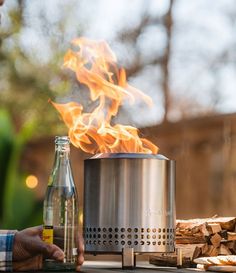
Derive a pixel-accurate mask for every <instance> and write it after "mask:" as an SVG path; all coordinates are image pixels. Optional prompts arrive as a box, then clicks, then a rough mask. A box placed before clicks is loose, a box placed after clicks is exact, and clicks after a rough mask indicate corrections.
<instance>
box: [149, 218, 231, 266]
mask: <svg viewBox="0 0 236 273" xmlns="http://www.w3.org/2000/svg"><path fill="white" fill-rule="evenodd" d="M176 249H177V250H181V252H182V258H183V260H182V265H183V266H187V267H189V266H192V265H193V260H194V259H196V258H198V257H211V256H218V255H232V254H234V255H235V254H236V218H235V217H212V218H205V219H190V220H177V222H176ZM150 262H151V263H153V264H156V265H164V264H165V265H167V266H176V265H177V254H176V253H174V254H157V255H154V256H151V257H150Z"/></svg>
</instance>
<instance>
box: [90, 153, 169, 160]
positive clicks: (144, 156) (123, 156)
mask: <svg viewBox="0 0 236 273" xmlns="http://www.w3.org/2000/svg"><path fill="white" fill-rule="evenodd" d="M112 158H114V159H115V158H121V159H132V158H133V159H139V158H140V159H159V160H170V159H169V158H167V157H166V156H164V155H161V154H143V153H99V154H95V155H93V156H92V157H90V158H88V159H86V160H91V159H112Z"/></svg>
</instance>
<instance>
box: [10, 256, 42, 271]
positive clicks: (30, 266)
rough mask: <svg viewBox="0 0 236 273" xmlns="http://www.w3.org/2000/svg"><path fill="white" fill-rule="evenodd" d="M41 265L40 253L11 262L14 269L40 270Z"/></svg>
mask: <svg viewBox="0 0 236 273" xmlns="http://www.w3.org/2000/svg"><path fill="white" fill-rule="evenodd" d="M42 267H43V257H42V255H37V256H34V257H32V258H29V259H27V260H24V261H20V262H13V270H14V271H29V270H40V269H42Z"/></svg>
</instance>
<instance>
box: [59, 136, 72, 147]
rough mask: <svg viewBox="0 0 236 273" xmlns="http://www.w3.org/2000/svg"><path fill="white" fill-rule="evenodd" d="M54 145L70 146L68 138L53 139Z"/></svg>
mask: <svg viewBox="0 0 236 273" xmlns="http://www.w3.org/2000/svg"><path fill="white" fill-rule="evenodd" d="M55 143H56V144H59V145H60V144H70V138H69V137H68V136H56V137H55Z"/></svg>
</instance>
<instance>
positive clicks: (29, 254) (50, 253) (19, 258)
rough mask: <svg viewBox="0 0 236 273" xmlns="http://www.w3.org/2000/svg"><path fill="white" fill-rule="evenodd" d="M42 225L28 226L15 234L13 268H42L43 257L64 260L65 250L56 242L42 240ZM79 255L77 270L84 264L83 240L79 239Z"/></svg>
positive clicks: (18, 269) (17, 269)
mask: <svg viewBox="0 0 236 273" xmlns="http://www.w3.org/2000/svg"><path fill="white" fill-rule="evenodd" d="M42 230H43V228H42V226H38V227H32V228H27V229H24V230H22V231H19V232H17V233H16V234H15V238H14V245H13V270H16V271H23V270H39V269H42V265H43V258H51V259H54V260H56V261H63V258H64V253H63V251H62V250H61V249H60V248H59V247H58V246H56V245H54V244H47V243H45V242H43V241H42ZM77 247H78V256H77V267H76V270H77V271H79V270H80V266H81V265H82V264H83V261H84V257H83V252H84V250H83V240H82V238H81V235H79V239H78V245H77Z"/></svg>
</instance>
